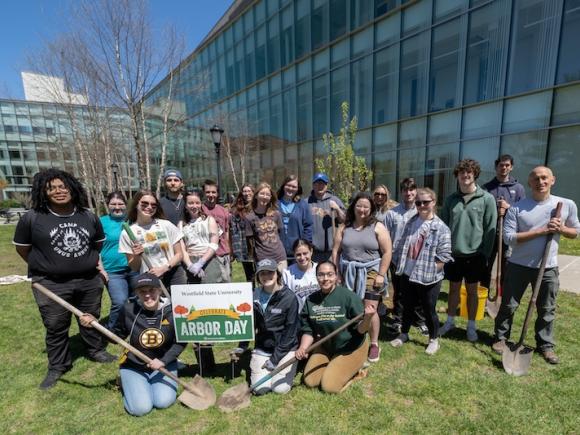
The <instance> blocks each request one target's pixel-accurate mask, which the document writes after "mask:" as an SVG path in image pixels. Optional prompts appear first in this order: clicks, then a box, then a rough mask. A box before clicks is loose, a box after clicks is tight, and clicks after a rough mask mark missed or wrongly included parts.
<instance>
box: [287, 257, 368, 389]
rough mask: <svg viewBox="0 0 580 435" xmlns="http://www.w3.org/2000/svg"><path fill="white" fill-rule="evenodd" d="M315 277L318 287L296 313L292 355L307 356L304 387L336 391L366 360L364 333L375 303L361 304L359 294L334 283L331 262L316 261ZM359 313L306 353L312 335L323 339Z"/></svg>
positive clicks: (334, 278)
mask: <svg viewBox="0 0 580 435" xmlns="http://www.w3.org/2000/svg"><path fill="white" fill-rule="evenodd" d="M316 276H317V278H318V284H319V285H320V290H319V291H317V292H315V293H313V294H311V295H310V296H309V297H308V298H307V299H306V302H305V304H304V308H302V311H301V313H300V319H301V333H302V337H301V339H300V346H299V347H298V350H297V351H296V358H297V359H299V360H305V359H308V361H307V362H306V367H305V368H304V377H303V381H304V384H305V385H306V386H307V387H311V388H318V387H320V388H321V389H322V391H324V392H327V393H340V392H342V391H343V390H344V389H346V388H347V387H348V385H349V384H350V382H351V380H352V379H353V378H354V377H355V376H356V375H357V374H358V373H359V371H360V370H361V369H362V368H363V366H364V364H365V362H366V359H367V354H368V349H369V344H368V340H367V339H366V337H365V334H366V332H367V331H368V330H369V328H370V325H371V320H372V318H373V317H374V316H375V315H376V306H375V305H374V304H367V305H366V306H364V307H363V303H362V301H361V299H360V297H358V296H357V295H356V294H355V293H354V292H353V291H351V290H349V289H348V288H346V287H343V286H339V285H337V278H338V274H337V269H336V266H335V265H334V263H332V262H330V261H323V262H321V263H319V264H318V266H317V267H316ZM362 313H364V315H363V317H362V320H361V321H360V322H355V324H353V325H352V326H351V327H349V328H346V329H344V330H343V331H341V332H340V333H338V334H337V335H336V336H335V337H334V338H332V339H331V340H329V341H327V342H326V343H323V344H322V345H321V346H320V347H319V348H317V349H316V350H313V351H312V354H310V355H309V354H308V353H307V352H306V350H307V349H308V348H309V347H310V345H311V344H312V343H313V342H314V340H315V338H316V339H321V338H324V337H325V336H326V335H328V334H330V333H331V332H333V331H334V330H335V329H338V328H339V327H341V326H342V325H344V324H345V323H347V322H348V321H349V320H351V319H354V318H355V317H357V316H358V315H359V314H362Z"/></svg>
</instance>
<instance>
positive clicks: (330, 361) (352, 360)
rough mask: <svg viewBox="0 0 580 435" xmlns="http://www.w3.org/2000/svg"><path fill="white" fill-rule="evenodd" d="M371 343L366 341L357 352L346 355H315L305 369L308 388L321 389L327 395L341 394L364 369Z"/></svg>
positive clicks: (319, 353)
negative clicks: (349, 382) (348, 383)
mask: <svg viewBox="0 0 580 435" xmlns="http://www.w3.org/2000/svg"><path fill="white" fill-rule="evenodd" d="M368 352H369V343H368V341H367V340H366V339H365V341H364V342H363V344H362V345H361V346H360V347H359V348H358V349H356V350H355V351H353V352H351V353H349V354H346V355H334V356H332V355H328V354H326V353H324V352H315V353H313V354H312V355H311V356H310V358H309V359H308V362H307V363H306V368H305V369H304V383H305V384H306V386H308V387H311V388H315V387H319V386H320V388H321V389H322V391H324V392H326V393H340V392H341V390H342V389H343V387H344V386H345V385H346V383H347V382H348V381H350V380H351V379H352V378H353V377H354V375H356V374H357V373H358V371H359V370H360V369H361V368H362V366H363V364H364V363H365V361H366V360H367V356H368Z"/></svg>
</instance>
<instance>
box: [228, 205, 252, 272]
mask: <svg viewBox="0 0 580 435" xmlns="http://www.w3.org/2000/svg"><path fill="white" fill-rule="evenodd" d="M230 237H231V239H232V252H233V254H234V258H235V259H236V260H238V261H250V260H251V259H250V258H248V244H247V243H246V223H245V219H244V218H242V217H241V216H240V215H239V214H233V213H232V215H231V217H230Z"/></svg>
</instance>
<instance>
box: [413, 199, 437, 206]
mask: <svg viewBox="0 0 580 435" xmlns="http://www.w3.org/2000/svg"><path fill="white" fill-rule="evenodd" d="M432 202H433V200H432V199H429V200H427V201H415V205H416V206H417V207H421V206H423V205H429V204H431V203H432Z"/></svg>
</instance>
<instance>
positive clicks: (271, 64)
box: [268, 15, 280, 73]
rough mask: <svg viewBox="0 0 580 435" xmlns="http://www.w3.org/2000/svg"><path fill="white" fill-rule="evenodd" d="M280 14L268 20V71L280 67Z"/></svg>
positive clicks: (270, 71)
mask: <svg viewBox="0 0 580 435" xmlns="http://www.w3.org/2000/svg"><path fill="white" fill-rule="evenodd" d="M279 27H280V26H279V24H278V15H276V16H274V18H272V19H271V20H270V21H268V73H272V72H274V71H276V70H277V69H279V68H280V35H279Z"/></svg>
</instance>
